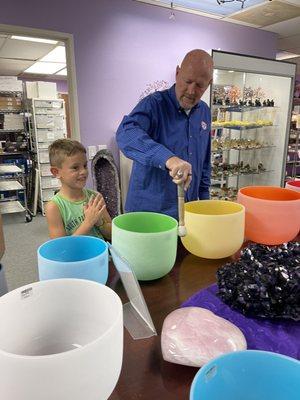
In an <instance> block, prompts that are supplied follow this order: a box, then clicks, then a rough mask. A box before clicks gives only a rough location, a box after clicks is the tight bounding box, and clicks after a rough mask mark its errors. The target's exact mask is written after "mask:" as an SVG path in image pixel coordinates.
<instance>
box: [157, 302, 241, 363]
mask: <svg viewBox="0 0 300 400" xmlns="http://www.w3.org/2000/svg"><path fill="white" fill-rule="evenodd" d="M161 348H162V354H163V358H164V360H166V361H169V362H172V363H175V364H183V365H190V366H193V367H201V366H202V365H204V364H206V363H207V362H208V361H210V360H212V359H213V358H215V357H218V356H220V355H221V354H225V353H230V352H232V351H239V350H245V349H246V348H247V342H246V339H245V337H244V335H243V333H242V332H241V331H240V330H239V328H237V327H236V326H235V325H233V324H232V323H231V322H229V321H227V320H226V319H224V318H221V317H218V316H217V315H215V314H214V313H213V312H211V311H209V310H206V309H205V308H200V307H185V308H180V309H178V310H175V311H173V312H171V313H170V314H169V315H168V316H167V317H166V319H165V320H164V324H163V328H162V333H161Z"/></svg>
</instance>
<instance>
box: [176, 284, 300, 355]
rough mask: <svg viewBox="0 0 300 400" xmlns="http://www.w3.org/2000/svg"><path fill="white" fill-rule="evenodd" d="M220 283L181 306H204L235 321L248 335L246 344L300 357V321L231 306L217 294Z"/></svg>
mask: <svg viewBox="0 0 300 400" xmlns="http://www.w3.org/2000/svg"><path fill="white" fill-rule="evenodd" d="M217 290H218V286H217V285H216V284H215V285H211V286H209V287H208V288H206V289H203V290H200V291H199V292H197V293H195V294H194V295H193V296H192V297H190V298H189V299H188V300H187V301H185V302H184V303H183V304H182V306H181V307H202V308H206V309H207V310H210V311H212V312H213V313H215V314H216V315H218V316H219V317H222V318H225V319H227V320H228V321H230V322H232V323H233V324H234V325H236V326H237V327H238V328H240V330H241V331H242V332H243V334H244V335H245V338H246V341H247V348H248V349H252V350H265V351H273V352H274V353H280V354H284V355H286V356H290V357H293V358H296V359H298V360H299V359H300V322H296V321H292V320H289V321H287V320H282V319H281V320H278V321H276V320H270V319H257V318H249V317H246V316H245V315H243V314H241V313H239V312H238V311H234V310H232V309H231V308H230V307H229V306H228V305H226V304H225V303H224V302H223V301H222V300H221V299H220V298H219V297H218V296H217Z"/></svg>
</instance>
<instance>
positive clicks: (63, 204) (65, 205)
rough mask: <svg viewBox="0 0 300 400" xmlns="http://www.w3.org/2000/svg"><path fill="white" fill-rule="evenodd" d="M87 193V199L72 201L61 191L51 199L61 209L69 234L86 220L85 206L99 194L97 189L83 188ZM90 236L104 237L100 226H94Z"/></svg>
mask: <svg viewBox="0 0 300 400" xmlns="http://www.w3.org/2000/svg"><path fill="white" fill-rule="evenodd" d="M83 191H84V194H85V199H84V200H80V201H70V200H67V199H65V198H64V197H62V196H61V195H60V194H59V193H56V195H54V196H53V197H52V199H51V201H53V202H54V203H55V204H56V205H57V207H58V209H59V211H60V215H61V217H62V220H63V224H64V227H65V231H66V234H67V236H70V235H72V234H73V233H74V232H75V231H76V229H77V228H78V227H79V226H80V225H81V224H82V222H83V221H84V212H83V206H84V205H85V204H87V203H88V201H89V199H90V197H91V196H92V195H95V194H97V193H96V192H95V191H93V190H90V189H83ZM89 236H96V237H98V238H100V239H103V236H102V234H101V231H100V228H99V227H98V226H93V227H92V229H91V230H90V232H89Z"/></svg>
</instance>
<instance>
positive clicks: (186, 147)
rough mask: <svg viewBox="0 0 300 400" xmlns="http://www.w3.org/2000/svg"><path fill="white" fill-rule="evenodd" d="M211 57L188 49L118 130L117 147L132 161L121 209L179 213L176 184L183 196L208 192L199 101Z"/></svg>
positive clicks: (204, 109)
mask: <svg viewBox="0 0 300 400" xmlns="http://www.w3.org/2000/svg"><path fill="white" fill-rule="evenodd" d="M212 75H213V61H212V58H211V56H210V55H209V54H208V53H206V52H205V51H203V50H192V51H190V52H189V53H187V55H186V56H185V57H184V59H183V61H182V64H181V66H180V67H179V66H177V68H176V83H175V85H173V86H172V87H171V88H170V89H168V90H164V91H161V92H155V93H152V94H150V95H149V96H147V97H146V98H144V99H143V100H141V101H140V102H139V104H138V105H137V106H136V107H135V108H134V109H133V111H132V112H131V113H130V114H129V115H127V116H125V117H124V118H123V120H122V122H121V124H120V126H119V128H118V131H117V143H118V145H119V148H120V149H121V151H122V152H123V153H124V154H125V155H126V156H127V157H128V158H131V159H132V160H133V161H134V162H133V166H132V172H131V177H130V181H129V187H128V194H127V199H126V205H125V210H126V212H130V211H154V212H159V213H163V214H167V215H170V216H172V217H174V218H178V207H177V188H176V184H183V185H184V188H185V190H186V194H185V199H186V201H192V200H197V199H201V200H202V199H208V198H209V186H210V172H211V167H210V124H211V115H210V110H209V108H208V106H207V104H206V103H204V102H203V101H201V100H200V99H201V97H202V95H203V93H204V92H205V90H206V89H207V88H208V86H209V85H210V83H211V82H212Z"/></svg>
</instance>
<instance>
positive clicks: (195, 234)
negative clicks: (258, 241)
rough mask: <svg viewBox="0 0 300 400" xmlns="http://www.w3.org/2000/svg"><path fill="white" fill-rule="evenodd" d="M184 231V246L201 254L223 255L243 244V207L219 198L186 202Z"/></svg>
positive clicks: (196, 254)
mask: <svg viewBox="0 0 300 400" xmlns="http://www.w3.org/2000/svg"><path fill="white" fill-rule="evenodd" d="M184 218H185V226H186V230H187V235H186V236H184V237H182V238H181V241H182V243H183V245H184V247H185V248H186V249H187V250H188V251H189V252H190V253H192V254H194V255H195V256H198V257H203V258H214V259H216V258H224V257H228V256H231V255H232V254H234V253H235V252H236V251H237V250H238V249H239V248H240V247H241V245H242V244H243V241H244V229H245V210H244V207H243V206H241V205H240V204H237V203H233V202H231V201H222V200H200V201H191V202H189V203H186V204H185V212H184Z"/></svg>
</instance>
